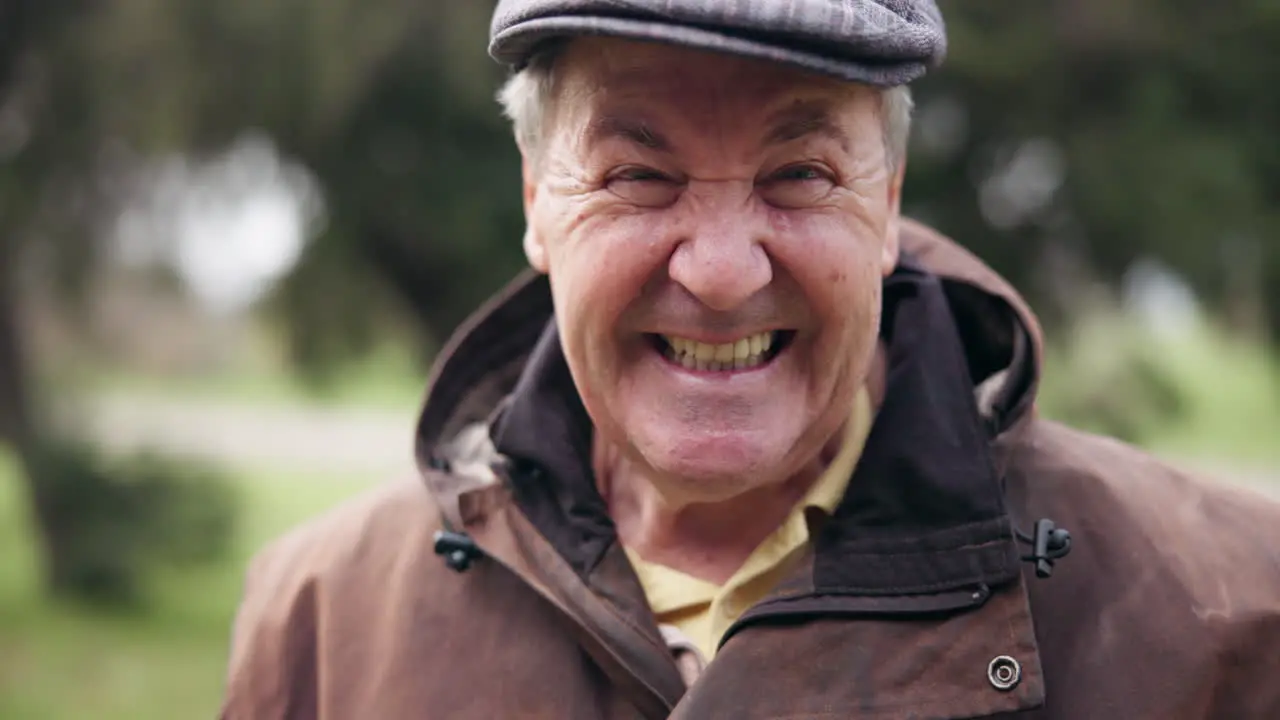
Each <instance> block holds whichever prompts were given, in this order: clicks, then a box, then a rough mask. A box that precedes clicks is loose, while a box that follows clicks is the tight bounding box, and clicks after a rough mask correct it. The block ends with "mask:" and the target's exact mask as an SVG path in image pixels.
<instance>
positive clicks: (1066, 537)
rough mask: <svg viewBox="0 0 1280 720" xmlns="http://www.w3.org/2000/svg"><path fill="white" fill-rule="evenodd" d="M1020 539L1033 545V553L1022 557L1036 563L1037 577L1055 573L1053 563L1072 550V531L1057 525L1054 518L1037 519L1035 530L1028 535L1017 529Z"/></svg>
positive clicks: (1045, 576) (1026, 560)
mask: <svg viewBox="0 0 1280 720" xmlns="http://www.w3.org/2000/svg"><path fill="white" fill-rule="evenodd" d="M1017 533H1018V539H1019V540H1021V541H1022V542H1024V543H1027V544H1028V545H1030V546H1031V554H1030V555H1024V556H1023V557H1022V559H1023V561H1025V562H1033V563H1035V564H1036V577H1039V578H1047V577H1049V576H1050V575H1052V574H1053V563H1054V562H1055V561H1057V560H1061V559H1062V558H1064V557H1066V555H1067V553H1069V552H1071V533H1069V532H1067V530H1066V528H1060V527H1056V526H1054V524H1053V521H1052V520H1049V519H1048V518H1041V519H1040V520H1037V521H1036V525H1035V532H1034V535H1033V536H1032V537H1027V536H1026V535H1024V534H1022V532H1021V531H1017Z"/></svg>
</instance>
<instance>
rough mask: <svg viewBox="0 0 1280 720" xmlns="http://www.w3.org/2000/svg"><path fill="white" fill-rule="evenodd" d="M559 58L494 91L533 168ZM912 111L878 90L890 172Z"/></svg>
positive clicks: (905, 93)
mask: <svg viewBox="0 0 1280 720" xmlns="http://www.w3.org/2000/svg"><path fill="white" fill-rule="evenodd" d="M559 55H560V53H559V52H558V49H553V50H549V51H544V52H541V53H538V54H537V55H535V56H534V57H533V58H532V59H531V60H530V62H529V64H528V65H526V66H525V67H524V68H522V69H521V70H519V71H518V72H516V73H515V74H513V75H512V76H511V77H510V78H508V79H507V81H506V83H505V84H503V86H502V89H501V90H499V91H498V102H499V103H500V104H501V105H502V110H503V112H504V113H505V114H506V116H507V117H508V118H509V119H510V120H511V124H512V129H513V130H514V132H515V137H516V144H517V145H518V146H519V147H520V151H521V152H522V153H524V155H525V156H526V157H529V158H531V159H532V160H533V161H534V163H535V164H536V163H537V159H538V156H539V150H540V149H541V146H542V139H543V133H544V132H545V131H546V123H547V117H548V116H549V115H550V110H551V108H552V103H553V102H554V101H555V98H556V75H555V62H556V59H557V58H558V57H559ZM912 108H913V103H912V99H911V89H910V88H909V87H907V86H906V85H902V86H898V87H892V88H887V89H884V90H881V95H880V116H881V122H882V125H883V129H884V141H885V148H886V150H887V152H886V153H885V155H886V156H887V158H888V163H889V170H890V171H891V172H896V171H897V169H898V168H899V167H901V166H902V163H903V162H904V161H905V160H906V156H907V142H908V139H909V137H910V135H911V111H912Z"/></svg>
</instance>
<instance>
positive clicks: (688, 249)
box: [667, 203, 773, 311]
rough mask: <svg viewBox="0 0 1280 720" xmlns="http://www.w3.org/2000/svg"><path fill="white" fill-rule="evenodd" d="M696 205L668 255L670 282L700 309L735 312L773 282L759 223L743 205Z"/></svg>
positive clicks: (763, 230)
mask: <svg viewBox="0 0 1280 720" xmlns="http://www.w3.org/2000/svg"><path fill="white" fill-rule="evenodd" d="M720 205H721V207H718V208H713V207H706V206H704V207H701V208H699V209H698V211H696V212H695V213H694V215H695V217H694V222H692V223H690V226H689V227H690V229H689V231H688V233H687V237H686V238H685V239H684V240H682V241H681V242H680V243H679V244H678V245H677V246H676V249H675V252H673V253H672V255H671V260H670V262H669V264H668V268H667V271H668V273H669V274H670V276H671V279H672V280H674V281H675V282H677V283H679V284H680V285H681V286H683V287H684V288H685V289H686V290H688V291H689V292H690V293H691V294H692V295H693V296H694V297H696V298H698V300H699V301H701V302H702V303H703V304H704V305H706V306H707V307H709V308H711V309H713V310H719V311H729V310H733V309H735V308H737V307H738V306H740V305H742V304H743V303H744V302H746V301H747V300H748V299H749V298H751V297H752V296H753V295H755V294H756V293H757V292H759V291H760V290H761V289H763V288H764V287H765V286H767V285H768V284H769V283H770V282H771V281H772V280H773V267H772V263H771V261H770V259H769V255H768V253H766V252H765V249H764V246H763V244H762V243H763V240H764V238H765V237H766V236H765V232H766V230H765V229H764V227H763V225H762V222H761V220H760V219H759V218H757V217H755V214H756V213H755V212H753V210H752V209H751V208H750V207H749V206H744V205H742V204H737V203H732V204H731V205H736V207H724V205H730V204H729V203H722V204H720Z"/></svg>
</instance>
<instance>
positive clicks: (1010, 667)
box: [987, 655, 1022, 692]
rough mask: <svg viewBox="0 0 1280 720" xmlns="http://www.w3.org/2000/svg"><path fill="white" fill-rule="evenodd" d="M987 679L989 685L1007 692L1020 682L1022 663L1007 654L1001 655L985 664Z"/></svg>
mask: <svg viewBox="0 0 1280 720" xmlns="http://www.w3.org/2000/svg"><path fill="white" fill-rule="evenodd" d="M987 680H989V681H990V682H991V687H993V688H995V689H997V690H1000V691H1001V692H1008V691H1009V690H1012V689H1014V688H1015V687H1017V686H1018V683H1019V682H1022V665H1021V664H1019V663H1018V661H1017V660H1014V659H1013V658H1011V657H1009V656H1008V655H1001V656H999V657H997V658H994V659H992V661H991V663H990V664H989V665H987Z"/></svg>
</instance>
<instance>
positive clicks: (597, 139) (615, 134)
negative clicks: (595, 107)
mask: <svg viewBox="0 0 1280 720" xmlns="http://www.w3.org/2000/svg"><path fill="white" fill-rule="evenodd" d="M586 135H587V137H586V141H587V144H588V145H596V144H598V143H601V142H604V141H606V140H611V139H621V140H626V141H628V142H632V143H635V144H636V145H639V146H640V147H644V148H648V149H650V150H656V151H658V152H664V153H669V152H671V143H670V142H668V141H667V139H666V138H665V137H663V136H662V134H661V133H659V132H658V131H656V130H654V129H653V128H652V127H650V126H649V124H648V123H646V122H645V121H643V120H639V119H636V118H629V117H623V116H621V115H602V116H600V117H598V118H595V119H594V120H592V121H591V124H590V125H589V126H588V127H587V134H586Z"/></svg>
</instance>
